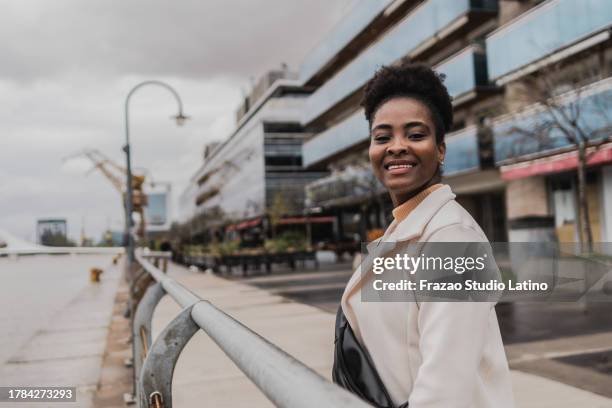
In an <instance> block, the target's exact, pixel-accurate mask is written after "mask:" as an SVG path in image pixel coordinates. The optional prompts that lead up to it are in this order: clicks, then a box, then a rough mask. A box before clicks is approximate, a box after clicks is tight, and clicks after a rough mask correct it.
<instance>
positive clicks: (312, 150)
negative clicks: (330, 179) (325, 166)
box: [302, 109, 368, 167]
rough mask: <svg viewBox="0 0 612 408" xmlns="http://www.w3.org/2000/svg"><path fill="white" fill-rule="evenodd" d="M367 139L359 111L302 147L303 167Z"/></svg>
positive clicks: (366, 125)
mask: <svg viewBox="0 0 612 408" xmlns="http://www.w3.org/2000/svg"><path fill="white" fill-rule="evenodd" d="M367 139H368V122H367V120H366V119H365V115H364V113H363V110H362V109H360V110H358V111H357V112H355V113H354V114H352V115H351V116H349V117H348V118H347V119H345V120H344V121H342V122H340V123H339V124H337V125H336V126H334V127H331V128H329V129H327V130H326V131H324V132H322V133H319V134H318V135H316V136H315V137H314V138H312V139H310V140H308V141H307V142H306V143H304V146H303V147H302V154H303V162H304V166H305V167H308V166H310V165H312V164H314V163H317V162H319V161H321V160H323V159H326V158H328V157H330V156H332V155H334V154H336V153H338V152H341V151H343V150H345V149H348V148H349V147H351V146H354V145H355V144H357V143H359V142H363V141H365V140H367Z"/></svg>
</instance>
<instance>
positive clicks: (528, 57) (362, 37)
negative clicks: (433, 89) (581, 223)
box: [298, 0, 612, 241]
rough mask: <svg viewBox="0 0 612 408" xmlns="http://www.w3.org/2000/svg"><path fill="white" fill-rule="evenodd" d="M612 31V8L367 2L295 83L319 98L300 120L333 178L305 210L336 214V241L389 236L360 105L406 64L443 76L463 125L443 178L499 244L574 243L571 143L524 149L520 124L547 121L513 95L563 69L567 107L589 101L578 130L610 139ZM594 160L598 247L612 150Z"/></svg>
mask: <svg viewBox="0 0 612 408" xmlns="http://www.w3.org/2000/svg"><path fill="white" fill-rule="evenodd" d="M611 25H612V2H610V1H607V0H584V1H575V0H547V1H541V0H540V1H536V0H531V1H530V0H499V1H498V0H396V1H392V0H363V1H360V2H358V3H357V5H356V6H355V7H354V9H353V10H352V11H351V12H350V13H349V14H348V15H347V16H346V17H345V18H344V19H343V20H342V21H341V22H340V23H339V24H338V25H337V26H336V27H335V28H334V29H333V30H332V31H331V32H330V33H329V35H328V36H327V37H326V38H325V39H324V40H323V41H321V43H320V45H319V46H318V47H316V48H315V49H314V50H313V51H312V52H311V53H309V54H308V55H307V56H306V58H305V59H304V61H303V64H302V65H301V68H300V73H299V79H298V80H299V82H300V83H301V84H302V85H303V86H305V87H308V88H311V89H313V92H312V94H311V95H310V96H309V97H308V98H307V100H306V101H305V103H304V104H303V109H302V116H301V120H302V124H303V126H304V128H305V130H306V132H307V134H309V135H311V136H309V138H308V140H307V141H306V142H305V143H304V146H303V164H304V166H305V168H307V169H309V170H316V171H329V172H330V174H329V176H327V177H324V178H321V179H319V180H316V181H314V182H312V183H310V184H309V185H308V186H307V187H306V190H307V197H308V199H307V202H308V206H309V208H310V209H311V211H313V212H317V213H322V214H328V215H334V216H337V217H338V220H339V223H338V224H339V231H338V233H339V236H338V238H339V239H351V237H354V236H355V234H359V235H360V236H361V237H362V239H363V238H365V237H367V231H368V230H372V229H376V228H381V227H383V226H384V224H385V217H388V216H389V215H390V209H391V203H390V200H389V198H388V196H387V195H386V194H385V193H384V190H383V189H382V188H381V186H380V185H378V184H377V182H376V181H375V180H373V177H372V174H371V171H370V170H369V166H368V156H367V146H368V142H369V140H368V139H369V132H368V125H367V122H366V120H365V117H364V114H363V110H362V109H361V108H360V107H359V101H360V97H361V93H362V90H363V87H364V85H365V83H366V81H367V80H368V79H369V78H370V77H371V76H372V75H373V73H374V72H375V70H376V69H377V67H379V66H381V65H388V64H395V63H398V62H399V61H400V60H403V59H408V60H410V61H414V62H423V63H426V64H429V65H431V66H432V67H434V69H435V70H437V71H438V72H440V73H443V74H444V75H445V76H446V79H445V84H446V86H447V88H448V91H449V93H450V95H451V96H452V97H453V106H454V110H455V115H454V116H455V118H454V126H453V129H452V131H451V132H450V133H448V134H447V135H446V145H447V153H446V158H445V166H444V179H445V180H444V181H445V182H446V183H448V184H450V185H451V186H452V188H453V190H454V191H455V193H456V194H457V199H458V201H459V202H460V203H461V204H462V205H464V206H465V207H466V208H467V209H468V211H470V212H471V213H472V215H473V216H474V217H475V219H476V220H477V221H478V222H479V223H480V225H481V226H482V227H483V230H484V231H485V232H486V234H487V235H488V237H489V239H491V240H493V241H505V240H507V239H511V240H529V239H534V237H535V236H537V233H538V229H539V228H544V229H545V230H546V231H547V233H548V234H550V233H551V231H552V232H554V233H555V234H556V235H557V237H558V238H560V239H562V240H571V239H575V238H576V237H575V236H574V237H572V236H571V232H569V233H568V231H567V229H568V228H569V227H567V226H568V225H570V224H572V222H574V221H573V220H575V213H576V206H575V199H574V197H575V195H574V194H573V193H568V192H571V191H573V190H574V189H575V181H574V179H575V169H576V165H575V162H576V159H575V151H574V150H575V149H573V148H572V146H571V145H570V144H568V143H564V142H563V141H562V139H563V138H562V137H556V138H552V139H554V141H552V142H551V143H548V144H547V143H534V142H533V141H532V142H529V141H526V140H521V139H519V135H518V134H517V132H514V133H513V132H512V130H513V129H514V127H520V126H525V127H527V128H529V127H530V126H531V125H532V124H533V123H534V121H535V122H537V121H538V120H539V119H538V118H539V117H541V116H542V115H544V114H545V113H542V109H541V105H537V103H536V102H537V101H532V102H533V103H530V102H528V101H525V100H523V99H521V98H518V97H517V95H518V94H519V93H520V92H519V91H520V89H521V86H522V87H523V90H524V88H525V85H524V84H525V80H526V79H528V78H532V79H533V78H534V76H536V77H537V76H538V75H540V76H545V75H543V74H544V73H545V70H546V69H548V67H551V66H553V65H554V66H558V65H561V66H562V67H561V68H560V70H561V71H560V72H575V73H577V74H578V76H579V79H580V80H579V81H578V80H575V81H572V82H571V83H572V84H574V87H573V88H569V89H564V88H563V87H561V88H559V89H556V90H555V92H554V94H555V95H557V94H558V98H559V99H558V100H559V101H566V102H567V103H570V102H571V101H572V98H574V99H573V100H580V101H583V100H584V101H585V107H584V116H583V117H582V118H581V120H583V121H584V122H587V123H588V126H589V127H590V128H592V135H593V137H595V138H597V139H598V140H601V139H602V138H603V139H608V138H609V137H610V131H611V129H612V127H611V125H612V123H611V122H609V121H606V119H605V114H601V115H599V114H597V113H601V112H596V110H597V109H599V110H601V106H602V103H605V101H606V100H609V99H610V98H611V97H612V94H611V91H610V79H609V72H610V61H611V50H610V27H611ZM527 91H528V90H527ZM527 93H528V92H527ZM578 98H581V99H578ZM589 98H590V99H589ZM568 101H569V102H568ZM563 103H565V102H563ZM561 105H562V104H561ZM596 116H597V117H596ZM611 116H612V115H611ZM557 136H558V135H557ZM598 149H599V150H598V153H597V154H596V156H595V158H594V159H592V160H591V162H590V163H591V165H592V170H591V171H590V172H589V176H588V180H589V183H590V184H589V185H590V186H592V188H590V189H589V206H590V207H592V214H593V215H592V216H591V221H592V224H593V230H597V231H598V233H597V235H596V238H597V239H608V240H610V239H612V229H611V228H612V220H611V217H612V212H611V211H610V210H608V212H607V213H606V211H604V209H606V208H612V190H611V182H610V178H611V177H612V171H611V170H610V167H609V163H610V162H612V155H610V153H609V152H608V149H609V147H607V145H603V146H599V148H598ZM572 163H573V164H572ZM572 166H573V167H572ZM606 166H607V167H606ZM572 217H573V218H572ZM387 221H388V220H387ZM570 229H571V228H570ZM534 234H535V235H534Z"/></svg>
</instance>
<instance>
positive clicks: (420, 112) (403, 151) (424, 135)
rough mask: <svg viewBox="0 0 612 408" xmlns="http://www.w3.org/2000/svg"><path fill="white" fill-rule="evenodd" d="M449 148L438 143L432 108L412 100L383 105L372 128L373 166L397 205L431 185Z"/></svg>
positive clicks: (435, 181) (435, 179) (404, 99)
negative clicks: (430, 109)
mask: <svg viewBox="0 0 612 408" xmlns="http://www.w3.org/2000/svg"><path fill="white" fill-rule="evenodd" d="M445 151H446V146H445V145H444V143H441V144H437V143H436V133H435V126H434V122H433V119H432V115H431V112H430V111H429V108H428V107H427V105H425V104H424V103H422V102H420V101H418V100H416V99H413V98H408V97H397V98H393V99H390V100H388V101H387V102H385V103H383V104H382V105H381V106H380V107H379V108H378V110H377V111H376V112H375V113H374V118H373V120H372V128H371V129H370V150H369V154H370V163H371V164H372V169H373V170H374V174H375V175H376V177H377V178H378V180H380V182H381V183H382V184H383V185H384V186H385V187H386V188H387V190H389V193H390V194H391V199H392V200H393V203H394V204H395V205H396V206H397V205H399V204H401V203H403V202H405V201H406V200H408V199H409V198H410V197H412V196H413V195H415V194H416V193H418V192H419V191H421V190H422V189H423V188H426V187H428V186H429V185H431V184H435V183H437V182H439V181H440V180H439V178H438V177H435V178H434V175H436V172H437V170H438V163H439V162H441V161H443V160H444V153H445Z"/></svg>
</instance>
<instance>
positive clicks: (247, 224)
mask: <svg viewBox="0 0 612 408" xmlns="http://www.w3.org/2000/svg"><path fill="white" fill-rule="evenodd" d="M261 220H262V217H257V218H253V219H252V220H246V221H242V222H239V223H237V224H232V225H230V226H228V227H227V228H226V229H225V230H226V231H241V230H244V229H247V228H253V227H257V226H258V225H259V224H261Z"/></svg>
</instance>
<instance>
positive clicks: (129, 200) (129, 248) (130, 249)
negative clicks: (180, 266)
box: [123, 80, 187, 278]
mask: <svg viewBox="0 0 612 408" xmlns="http://www.w3.org/2000/svg"><path fill="white" fill-rule="evenodd" d="M145 85H157V86H161V87H162V88H165V89H167V90H168V91H170V93H172V95H173V96H174V98H175V99H176V102H177V104H178V114H177V115H176V117H175V118H176V121H177V124H178V125H179V126H180V125H181V124H182V122H183V121H184V120H185V119H187V117H186V116H185V115H184V114H183V102H182V101H181V98H180V96H179V94H178V93H177V92H176V91H175V90H174V89H173V88H172V87H171V86H170V85H168V84H166V83H164V82H161V81H155V80H153V81H144V82H141V83H139V84H138V85H136V86H134V87H133V88H132V89H131V90H130V92H129V93H128V95H127V97H126V98H125V146H123V151H124V152H125V156H126V173H127V174H126V186H127V189H126V198H125V236H126V239H125V245H126V252H127V264H128V274H129V277H130V278H131V274H132V265H133V263H134V237H133V235H132V226H133V222H132V212H133V202H134V196H133V186H132V160H131V151H130V125H129V118H130V115H129V107H130V98H131V97H132V95H133V94H134V92H136V90H137V89H139V88H142V87H143V86H145Z"/></svg>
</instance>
